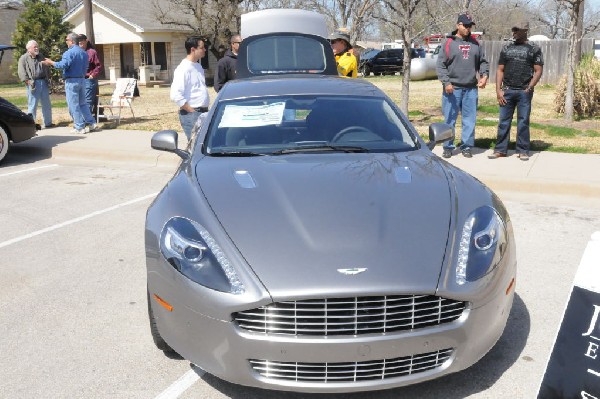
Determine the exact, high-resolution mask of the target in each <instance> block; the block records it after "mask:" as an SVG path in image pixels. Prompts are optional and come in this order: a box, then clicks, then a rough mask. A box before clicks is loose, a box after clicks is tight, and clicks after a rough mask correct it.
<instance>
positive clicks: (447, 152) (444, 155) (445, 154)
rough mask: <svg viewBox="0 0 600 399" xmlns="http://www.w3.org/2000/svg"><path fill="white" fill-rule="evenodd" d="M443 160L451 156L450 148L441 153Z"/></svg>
mask: <svg viewBox="0 0 600 399" xmlns="http://www.w3.org/2000/svg"><path fill="white" fill-rule="evenodd" d="M442 156H443V157H444V158H450V157H451V156H452V150H451V149H450V148H444V152H443V153H442Z"/></svg>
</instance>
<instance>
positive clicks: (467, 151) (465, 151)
mask: <svg viewBox="0 0 600 399" xmlns="http://www.w3.org/2000/svg"><path fill="white" fill-rule="evenodd" d="M462 154H463V156H464V157H465V158H472V157H473V154H472V153H471V149H470V148H469V147H465V148H463V149H462Z"/></svg>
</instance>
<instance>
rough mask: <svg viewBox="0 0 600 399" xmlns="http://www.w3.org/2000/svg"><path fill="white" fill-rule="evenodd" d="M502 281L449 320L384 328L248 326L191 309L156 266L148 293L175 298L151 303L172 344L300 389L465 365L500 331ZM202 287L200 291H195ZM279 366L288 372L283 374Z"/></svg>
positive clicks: (204, 364) (344, 388)
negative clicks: (352, 373) (330, 330)
mask: <svg viewBox="0 0 600 399" xmlns="http://www.w3.org/2000/svg"><path fill="white" fill-rule="evenodd" d="M507 285H508V282H507V283H506V284H498V287H499V292H498V295H495V296H494V297H493V298H494V299H493V300H492V301H490V302H488V303H486V304H485V305H482V306H481V307H472V306H471V307H469V308H468V309H467V310H465V311H464V313H463V315H462V316H461V317H460V318H459V319H458V320H456V321H454V322H452V323H449V324H445V325H440V326H436V327H431V328H424V329H420V330H413V331H408V332H398V333H390V334H370V335H361V336H344V337H339V338H338V337H331V336H330V337H326V338H322V337H298V336H285V335H269V334H262V333H250V332H248V331H246V330H242V329H240V328H239V327H237V326H236V325H235V324H234V323H233V322H231V321H223V320H219V319H217V318H214V317H209V316H206V315H203V314H200V313H198V312H196V311H194V310H192V309H191V308H190V307H188V306H186V305H185V304H184V303H185V302H186V301H185V299H183V298H181V297H180V295H181V292H182V291H181V290H176V289H175V288H174V287H173V286H171V285H170V284H169V283H167V281H166V280H165V279H163V278H162V277H161V276H160V275H159V274H157V273H150V274H149V276H148V287H149V289H150V294H151V295H150V296H151V297H152V294H157V295H159V296H160V297H161V298H163V299H165V300H166V301H168V302H169V303H170V304H171V305H172V306H173V311H172V312H169V311H167V310H166V309H164V308H163V307H161V306H158V304H157V303H156V302H154V301H153V303H152V307H153V310H154V314H155V317H156V319H157V324H158V329H159V331H160V334H161V335H162V337H163V338H164V339H165V341H166V342H167V343H168V344H169V345H170V346H171V347H172V348H173V349H174V350H175V351H177V352H178V353H179V354H181V355H182V356H183V357H185V358H186V359H188V360H190V361H191V362H193V363H195V364H196V365H198V366H199V367H201V368H202V369H204V370H205V371H207V372H209V373H211V374H213V375H215V376H217V377H219V378H221V379H224V380H227V381H230V382H232V383H236V384H241V385H246V386H253V387H259V388H265V389H276V390H286V391H301V392H352V391H366V390H377V389H388V388H393V387H399V386H403V385H408V384H413V383H417V382H421V381H425V380H429V379H433V378H437V377H440V376H442V375H445V374H449V373H453V372H456V371H460V370H463V369H465V368H467V367H469V366H471V365H472V364H474V363H475V362H477V361H478V360H479V359H480V358H481V357H483V356H484V355H485V354H486V353H487V352H488V351H489V350H490V349H491V347H492V346H493V345H494V344H495V342H496V341H497V340H498V339H499V338H500V336H501V335H502V331H503V330H504V326H505V324H506V321H507V318H508V315H509V313H510V309H511V306H512V299H513V294H514V290H510V292H509V293H508V294H506V293H505V292H504V290H505V289H506V286H507ZM188 294H189V293H188ZM202 294H203V292H198V295H199V297H200V298H201V297H202ZM432 356H434V357H440V361H439V362H437V363H436V360H435V359H434V360H431V357H432ZM444 356H445V357H444ZM423 359H425V362H427V365H428V366H426V367H425V368H424V369H422V370H419V369H418V367H414V370H409V372H407V373H401V375H398V374H396V375H394V374H393V373H388V374H387V375H386V373H385V372H382V373H383V374H382V375H380V376H378V377H375V376H374V378H366V379H364V378H357V379H352V378H345V379H344V380H343V381H341V382H340V381H339V380H336V379H335V378H328V375H329V376H334V375H336V374H335V372H336V371H335V370H336V368H337V370H342V373H344V375H345V376H347V375H348V373H349V371H348V367H349V366H351V364H352V363H355V364H356V368H357V375H359V377H360V375H361V370H364V369H363V365H366V366H367V367H370V366H371V365H373V364H384V365H385V363H388V364H389V363H390V362H396V363H395V364H393V365H392V366H391V368H388V369H390V370H391V369H392V368H393V369H396V368H397V367H404V366H405V365H406V362H408V363H409V369H410V368H411V366H410V363H414V364H421V363H422V361H423ZM251 361H252V362H251ZM252 364H254V367H253V365H252ZM377 367H378V366H377ZM290 368H292V369H293V368H295V369H296V370H292V371H291V373H292V374H294V375H297V376H298V379H295V378H294V377H292V378H289V372H290ZM307 368H308V370H309V371H307ZM311 368H312V370H313V371H314V374H313V376H314V378H311V377H309V376H310V375H311V373H312V372H313V371H311V370H310V369H311ZM327 369H329V370H330V371H329V372H328V371H327ZM323 370H325V371H323ZM282 371H285V372H286V374H287V376H286V377H285V378H283V377H282V373H281V372H282ZM369 373H370V372H369ZM388 376H389V377H388Z"/></svg>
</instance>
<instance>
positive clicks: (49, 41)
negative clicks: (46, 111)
mask: <svg viewBox="0 0 600 399" xmlns="http://www.w3.org/2000/svg"><path fill="white" fill-rule="evenodd" d="M63 3H64V0H25V1H23V5H24V6H25V10H24V11H23V13H22V14H21V15H20V16H19V19H18V20H17V25H16V28H15V31H14V32H13V35H12V45H13V46H15V47H17V48H16V49H15V50H14V57H13V59H14V62H13V65H11V70H12V71H13V73H14V74H15V75H16V74H17V68H18V62H19V57H20V56H21V55H22V54H24V53H25V52H26V51H27V49H26V48H25V45H26V44H27V42H28V41H29V40H35V41H36V42H37V43H38V45H39V47H40V54H42V55H43V56H44V57H47V58H51V59H53V60H55V61H56V60H58V59H60V57H61V54H62V53H63V52H64V51H66V49H67V46H66V44H65V36H66V35H67V33H69V32H70V31H71V29H73V25H72V24H70V23H69V22H63V21H62V17H63V11H62V10H63V8H62V4H63ZM51 70H52V86H53V87H55V88H56V87H58V86H57V83H58V81H59V79H60V76H61V75H60V71H58V70H55V69H53V68H51Z"/></svg>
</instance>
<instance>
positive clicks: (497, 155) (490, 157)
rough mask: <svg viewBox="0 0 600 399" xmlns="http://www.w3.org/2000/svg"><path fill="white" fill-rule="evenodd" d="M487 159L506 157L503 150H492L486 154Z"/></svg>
mask: <svg viewBox="0 0 600 399" xmlns="http://www.w3.org/2000/svg"><path fill="white" fill-rule="evenodd" d="M488 158H489V159H496V158H506V154H505V153H503V152H494V153H493V154H492V155H488Z"/></svg>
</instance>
